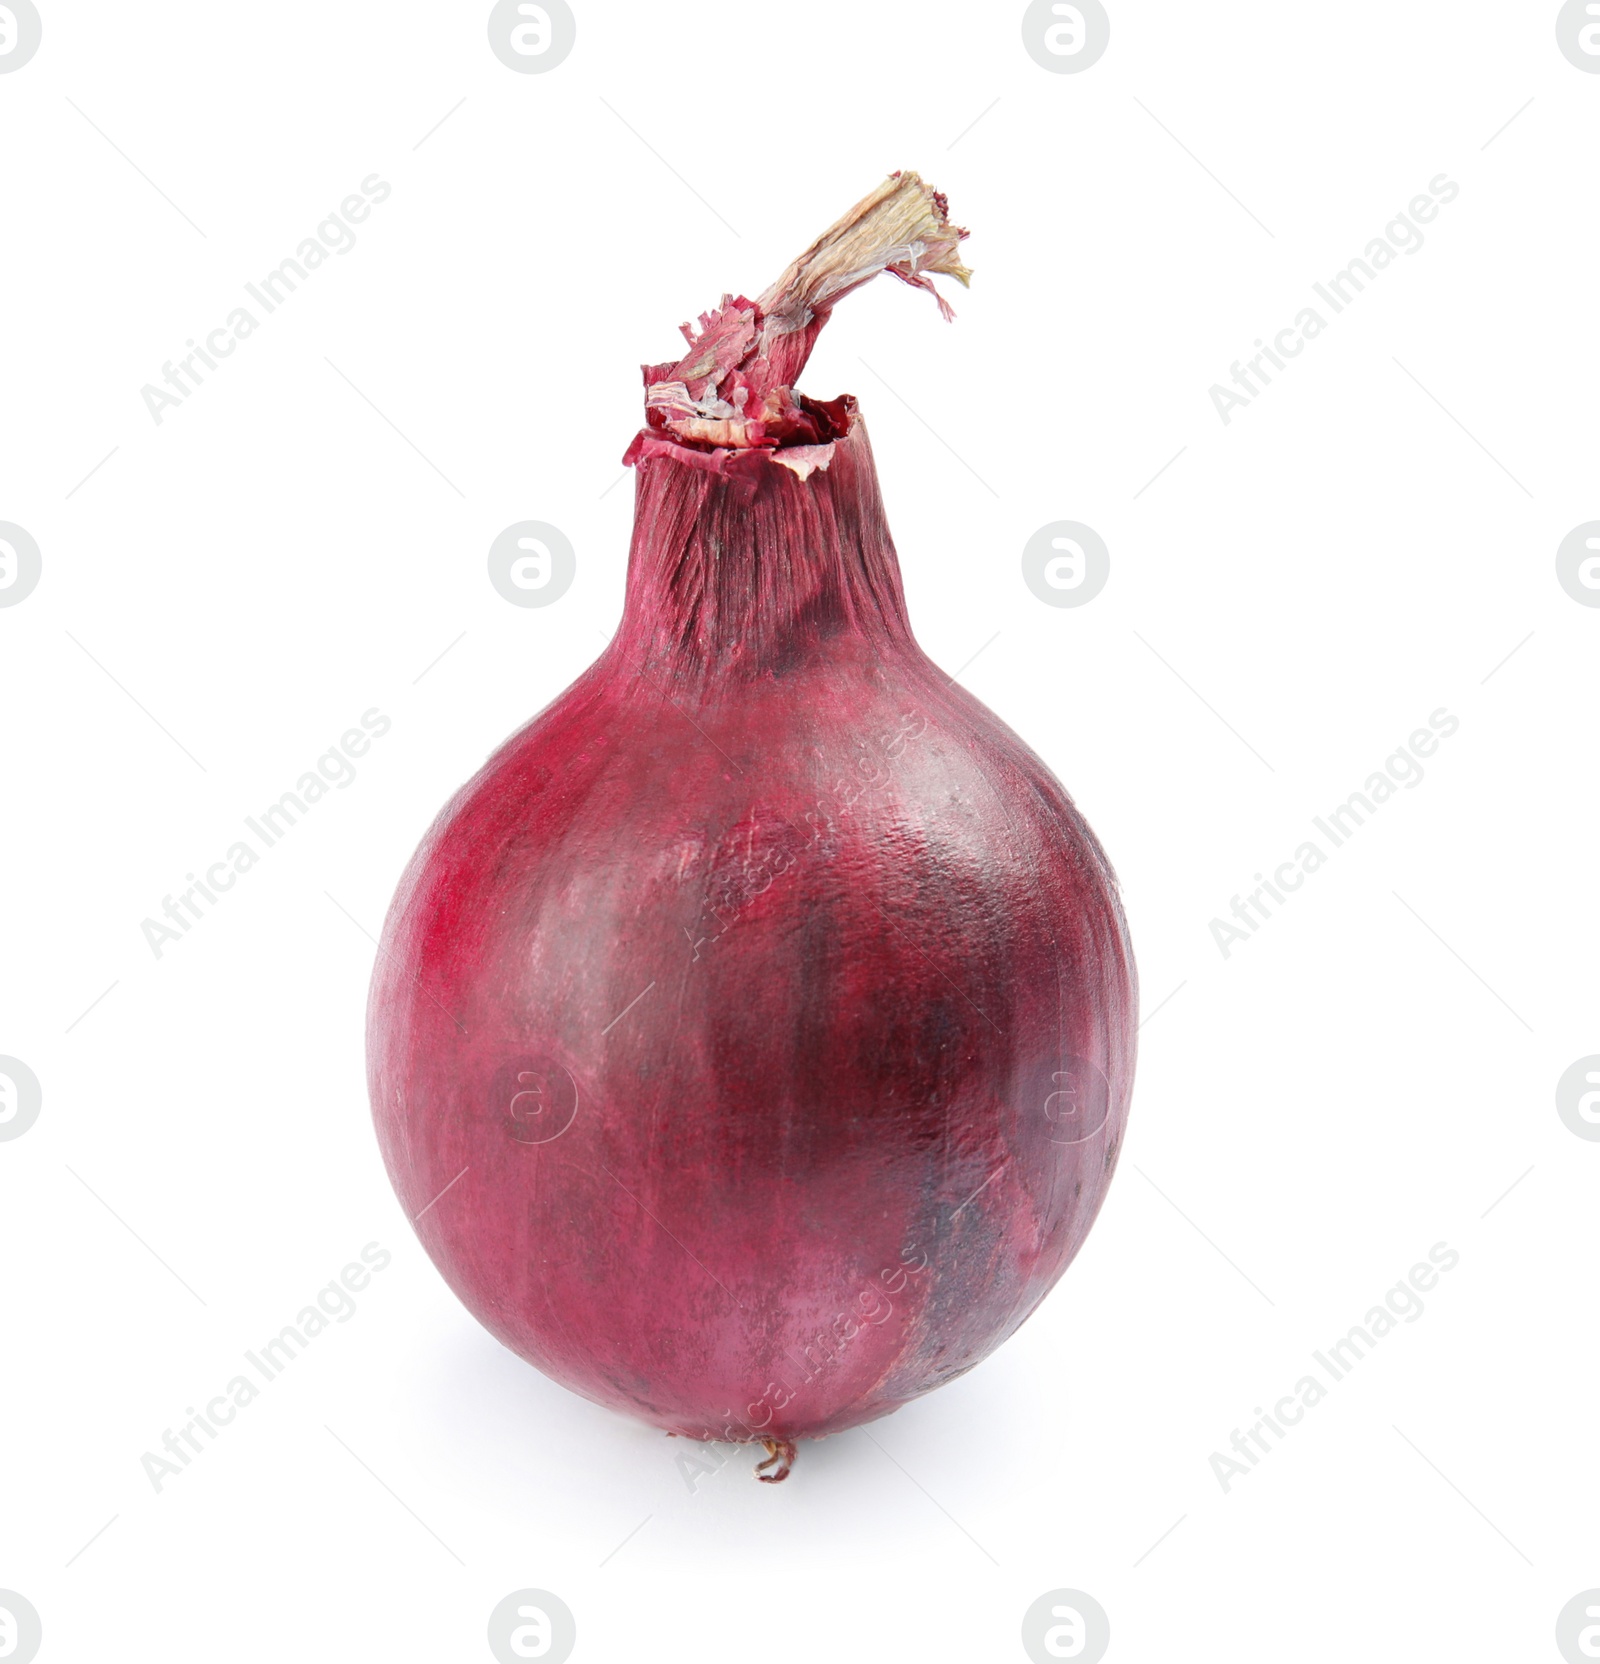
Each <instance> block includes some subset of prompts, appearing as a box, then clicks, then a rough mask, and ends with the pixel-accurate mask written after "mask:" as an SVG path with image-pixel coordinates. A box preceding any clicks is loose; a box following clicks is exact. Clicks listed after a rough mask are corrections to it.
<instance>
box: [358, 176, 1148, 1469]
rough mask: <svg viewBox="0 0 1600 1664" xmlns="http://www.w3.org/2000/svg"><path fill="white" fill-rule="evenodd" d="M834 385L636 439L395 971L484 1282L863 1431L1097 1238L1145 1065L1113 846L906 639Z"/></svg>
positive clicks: (617, 1369) (428, 851)
mask: <svg viewBox="0 0 1600 1664" xmlns="http://www.w3.org/2000/svg"><path fill="white" fill-rule="evenodd" d="M913 177H914V176H913ZM941 207H942V202H941ZM846 403H848V404H849V408H848V409H844V408H843V407H844V405H845V404H846ZM829 408H832V407H829ZM840 408H841V410H842V411H843V413H842V414H841V416H840V417H839V422H840V424H841V425H842V426H843V427H844V429H845V431H844V432H843V434H842V436H841V437H837V438H835V439H833V440H832V441H831V442H830V443H829V444H828V445H827V446H826V456H825V465H823V466H818V467H816V468H815V469H814V470H812V471H809V472H808V473H807V474H806V477H804V478H802V477H801V476H800V472H799V471H797V470H793V469H791V468H789V467H786V466H784V465H783V463H782V462H781V461H779V460H775V457H779V456H781V455H782V452H781V451H778V452H770V453H769V452H744V453H742V455H740V456H738V457H736V458H735V459H734V460H735V462H736V464H737V465H736V466H732V467H727V468H725V467H722V466H720V465H717V464H713V465H711V466H708V465H707V457H708V453H707V452H705V451H703V450H700V451H695V450H690V449H687V448H684V447H677V446H674V444H673V443H672V442H671V441H669V440H662V439H661V438H660V437H659V435H651V436H650V438H651V440H653V442H642V443H641V444H639V445H638V446H636V453H635V454H636V460H637V463H638V482H637V500H636V509H635V532H634V538H633V544H632V549H631V553H630V557H629V571H628V593H627V601H626V607H625V612H624V617H623V621H622V625H621V627H620V629H619V631H618V634H617V636H616V638H615V639H614V640H613V642H612V643H611V645H610V646H609V647H608V649H607V650H606V652H605V653H604V654H603V655H602V657H601V658H600V659H599V660H598V661H597V662H596V664H595V665H594V666H593V667H591V669H590V670H589V671H588V672H586V673H585V674H584V675H583V676H582V677H581V678H580V679H579V680H578V681H577V682H576V683H575V684H574V685H573V686H572V687H571V688H570V689H569V690H568V691H567V692H566V693H565V694H564V695H562V697H561V698H560V699H558V700H557V701H556V702H555V703H554V704H553V705H551V706H550V707H549V708H548V709H547V710H546V711H544V712H543V713H542V714H541V715H540V716H539V717H537V718H536V719H535V720H534V721H533V722H531V723H529V724H528V726H527V727H525V728H523V729H522V730H521V731H520V732H519V733H517V734H516V735H514V736H513V737H512V738H511V739H510V740H509V741H508V742H507V743H506V744H505V745H504V746H503V747H502V748H501V749H500V751H499V752H497V753H496V754H495V755H494V756H493V757H492V758H491V759H490V760H489V762H488V763H487V764H486V765H485V766H484V767H483V769H482V770H481V771H480V772H479V773H478V775H477V776H476V777H475V778H474V779H473V780H472V781H471V782H470V783H469V784H468V785H467V786H465V787H464V788H463V789H462V790H461V791H460V792H459V793H458V794H457V795H456V797H455V798H454V800H453V801H452V802H451V803H450V804H449V805H448V806H447V807H446V809H445V810H444V811H443V813H442V814H441V815H440V816H439V818H438V820H437V821H436V822H435V824H434V826H433V828H432V829H431V831H430V832H429V833H428V835H427V837H426V838H425V840H424V842H423V844H422V846H421V847H420V848H419V850H418V851H417V853H416V855H415V857H414V858H413V860H412V862H411V865H410V867H409V869H408V871H407V873H406V875H405V877H404V879H403V881H402V883H401V885H400V888H399V892H398V894H397V896H396V898H395V902H394V905H393V908H392V910H391V912H390V915H389V919H388V923H387V925H386V928H385V931H384V937H383V942H382V946H381V949H380V952H379V954H378V959H377V965H376V970H375V973H374V980H373V987H372V997H371V1004H370V1011H369V1024H368V1036H369V1074H370V1086H371V1095H372V1105H373V1113H374V1118H375V1122H376V1127H377V1132H378V1137H379V1141H380V1144H381V1147H382V1150H383V1154H384V1159H385V1161H386V1163H387V1166H388V1170H389V1174H390V1178H391V1180H392V1181H393V1184H394V1186H395V1189H396V1191H397V1193H398V1195H399V1198H400V1201H401V1203H402V1205H403V1206H404V1207H405V1209H406V1212H407V1214H408V1216H409V1217H411V1218H413V1219H414V1220H415V1221H416V1229H417V1232H418V1235H419V1237H420V1238H421V1240H422V1243H423V1245H424V1246H425V1248H426V1249H427V1252H428V1253H429V1255H430V1256H431V1258H432V1259H433V1261H434V1263H435V1264H436V1265H437V1266H438V1267H439V1269H440V1271H441V1272H442V1274H443V1275H444V1277H445V1278H446V1280H447V1281H448V1282H449V1284H450V1286H451V1287H452V1288H453V1289H454V1290H455V1292H456V1293H457V1295H458V1296H459V1297H460V1298H461V1300H462V1301H463V1302H464V1303H465V1304H466V1306H467V1307H468V1308H469V1309H470V1310H471V1311H472V1312H473V1313H474V1315H475V1316H476V1317H477V1318H478V1319H479V1320H480V1321H481V1322H482V1323H483V1324H484V1325H485V1327H487V1328H488V1329H489V1330H490V1331H491V1332H492V1333H493V1334H494V1335H496V1336H497V1337H498V1338H499V1339H500V1340H501V1341H503V1342H504V1343H505V1344H506V1345H507V1346H508V1347H510V1348H511V1349H512V1350H513V1351H515V1352H517V1353H518V1354H520V1355H521V1356H522V1357H524V1358H526V1359H527V1360H529V1361H530V1362H531V1363H533V1364H535V1365H536V1366H537V1367H538V1368H539V1369H541V1370H542V1371H544V1372H545V1373H546V1374H547V1375H549V1376H551V1377H552V1378H554V1379H555V1380H557V1381H559V1382H561V1383H563V1384H564V1385H566V1386H568V1387H570V1388H572V1389H573V1390H574V1391H576V1392H579V1393H582V1394H584V1395H585V1396H586V1397H588V1398H590V1399H593V1400H595V1401H596V1402H598V1403H601V1404H604V1405H607V1406H609V1407H611V1408H613V1409H615V1410H618V1411H622V1412H625V1413H627V1414H630V1415H632V1416H635V1417H638V1418H641V1419H643V1420H644V1421H646V1422H649V1423H651V1424H653V1425H655V1426H657V1427H661V1428H665V1429H667V1430H669V1431H671V1432H674V1433H679V1434H686V1435H689V1436H691V1437H694V1438H701V1439H709V1438H716V1439H730V1438H731V1439H736V1440H752V1439H761V1438H765V1439H769V1440H778V1441H789V1440H794V1439H799V1438H807V1437H814V1436H818V1435H822V1434H827V1433H833V1432H838V1431H840V1430H841V1429H844V1428H848V1427H852V1426H855V1425H857V1424H859V1423H862V1422H866V1421H870V1420H872V1419H873V1418H875V1417H878V1416H882V1415H884V1414H887V1413H888V1412H890V1411H892V1410H894V1409H895V1408H897V1407H898V1406H899V1405H901V1404H903V1403H905V1402H906V1401H907V1400H909V1399H912V1398H915V1397H917V1396H918V1395H919V1394H921V1393H925V1392H927V1391H929V1390H930V1389H932V1388H934V1387H937V1386H939V1385H940V1384H941V1383H943V1382H945V1381H948V1380H950V1379H952V1378H953V1377H955V1376H957V1375H959V1374H961V1373H962V1372H963V1371H965V1370H967V1369H970V1368H971V1367H972V1366H973V1365H974V1364H975V1363H977V1362H978V1361H979V1360H980V1359H982V1358H983V1357H984V1356H986V1355H987V1354H988V1353H989V1352H990V1351H992V1350H993V1349H994V1347H996V1346H997V1345H998V1344H999V1343H1000V1342H1001V1341H1002V1340H1004V1339H1005V1338H1006V1336H1007V1335H1009V1334H1010V1333H1011V1332H1012V1331H1013V1330H1015V1329H1016V1327H1017V1326H1018V1325H1019V1324H1020V1323H1021V1322H1022V1321H1023V1320H1024V1319H1025V1318H1026V1317H1027V1316H1028V1314H1029V1313H1030V1312H1031V1311H1032V1310H1033V1309H1034V1308H1035V1307H1036V1306H1037V1305H1038V1303H1039V1301H1040V1300H1041V1299H1042V1298H1043V1297H1044V1295H1045V1294H1046V1293H1047V1292H1048V1291H1049V1289H1050V1288H1051V1287H1052V1285H1053V1284H1054V1283H1055V1282H1056V1280H1057V1278H1058V1277H1060V1275H1061V1273H1062V1271H1063V1270H1064V1269H1065V1268H1066V1266H1067V1264H1068V1262H1069V1261H1070V1260H1071V1259H1072V1257H1073V1255H1074V1254H1075V1253H1076V1252H1077V1250H1078V1248H1079V1247H1080V1246H1081V1245H1082V1243H1083V1240H1084V1237H1085V1235H1086V1234H1087V1232H1088V1230H1089V1227H1090V1225H1091V1224H1092V1223H1093V1221H1094V1218H1095V1215H1096V1213H1097V1212H1098V1210H1099V1208H1100V1205H1101V1203H1102V1201H1103V1200H1104V1197H1105V1194H1106V1190H1107V1187H1108V1185H1109V1183H1110V1180H1111V1175H1112V1171H1113V1168H1114V1166H1115V1162H1116V1158H1117V1154H1118V1151H1119V1150H1120V1148H1121V1144H1122V1137H1123V1129H1124V1125H1125V1121H1126V1115H1127V1106H1128V1097H1129V1093H1130V1091H1131V1087H1132V1078H1133V1065H1134V1031H1135V1026H1136V1015H1135V1010H1136V987H1135V973H1134V967H1133V958H1132V953H1131V949H1130V946H1129V941H1128V935H1127V929H1126V925H1125V922H1124V919H1123V914H1122V909H1121V905H1120V902H1119V900H1118V895H1117V886H1116V880H1115V877H1114V875H1113V873H1112V871H1111V868H1110V866H1109V865H1108V863H1107V861H1106V859H1105V857H1104V855H1103V853H1102V852H1101V849H1100V847H1099V845H1098V843H1097V842H1096V840H1095V838H1094V835H1093V834H1092V833H1091V832H1090V830H1089V828H1088V827H1087V825H1086V824H1085V822H1084V821H1083V819H1082V817H1081V816H1080V815H1079V814H1078V812H1077V810H1076V809H1075V808H1074V807H1073V805H1072V803H1071V801H1070V800H1069V799H1068V797H1067V795H1066V793H1065V792H1064V791H1063V790H1062V788H1061V786H1060V785H1059V784H1058V783H1057V781H1056V780H1055V778H1054V777H1053V776H1052V775H1051V773H1050V771H1049V770H1048V769H1047V768H1046V767H1045V765H1044V764H1043V763H1042V762H1041V761H1040V760H1039V758H1038V757H1037V756H1035V755H1034V753H1033V752H1032V751H1031V750H1029V749H1028V747H1027V746H1026V745H1024V744H1023V742H1022V741H1021V740H1020V739H1018V738H1017V736H1016V735H1015V734H1013V733H1012V732H1011V730H1010V729H1008V728H1007V727H1006V726H1005V725H1004V724H1003V723H1001V722H1000V721H999V720H998V719H997V718H996V717H995V716H993V715H992V714H991V713H990V712H989V711H988V710H986V709H985V708H984V707H983V706H982V705H981V704H980V703H979V702H978V701H977V700H976V699H974V698H973V697H972V696H971V695H970V694H968V693H967V692H966V691H965V690H964V689H963V688H962V687H960V686H959V685H958V684H956V683H955V682H953V681H952V680H951V679H950V678H949V677H948V676H946V675H945V674H944V673H943V672H942V671H941V670H939V669H938V668H937V667H936V666H935V665H934V664H933V663H932V662H931V661H930V660H929V659H928V658H927V657H926V656H925V655H924V654H923V653H922V651H921V650H920V648H919V647H918V646H917V644H916V642H915V641H914V640H913V638H912V635H911V631H910V628H909V625H908V622H907V619H906V612H905V604H904V599H903V596H902V592H901V585H900V576H899V568H898V563H897V559H896V555H895V551H894V546H893V543H892V541H891V539H890V535H889V531H888V527H887V524H886V522H885V519H884V514H883V507H882V503H881V501H880V497H879V491H878V483H877V478H876V474H875V471H874V467H873V461H872V453H871V449H870V446H869V444H868V441H867V436H866V431H865V428H864V426H863V425H862V423H861V421H860V419H859V416H858V415H857V414H856V413H855V411H854V408H853V402H849V401H841V402H840ZM641 438H642V440H644V438H645V436H641ZM441 1193H442V1194H441ZM782 1471H784V1470H780V1474H779V1476H780V1477H781V1473H782Z"/></svg>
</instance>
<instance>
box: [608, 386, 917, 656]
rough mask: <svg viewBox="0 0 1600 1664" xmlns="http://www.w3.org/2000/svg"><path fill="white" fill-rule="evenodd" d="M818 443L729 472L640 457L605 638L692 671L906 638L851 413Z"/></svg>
mask: <svg viewBox="0 0 1600 1664" xmlns="http://www.w3.org/2000/svg"><path fill="white" fill-rule="evenodd" d="M827 451H828V453H829V454H828V458H827V462H826V465H825V466H821V467H817V468H816V469H815V471H813V472H812V473H810V474H809V476H808V477H805V478H801V477H800V476H799V475H798V474H797V473H796V472H795V471H794V470H792V469H791V468H789V467H786V466H784V465H783V464H781V463H779V462H776V461H774V460H772V459H771V458H770V457H768V456H751V457H750V458H749V463H748V466H747V467H746V468H743V469H740V470H739V471H737V472H736V473H733V474H726V473H723V472H721V471H718V470H715V469H708V468H705V467H702V466H697V465H696V463H695V462H694V461H693V460H685V459H680V457H679V456H678V455H674V454H672V451H671V450H669V448H668V447H665V446H663V447H662V448H661V450H660V451H658V452H656V453H655V454H652V455H648V456H643V457H641V458H640V459H639V463H638V482H637V487H636V494H635V502H634V530H633V545H632V548H631V549H630V551H629V556H628V591H627V600H626V603H625V605H624V608H623V618H622V626H621V629H620V630H619V631H618V633H617V637H616V640H615V642H614V643H613V651H614V652H618V653H620V654H622V655H623V657H624V659H625V660H627V661H629V662H630V663H631V664H632V666H633V667H634V668H635V669H638V668H645V669H659V670H661V671H664V672H666V673H668V674H670V675H671V676H672V678H673V679H674V680H675V681H677V682H691V683H692V682H695V681H698V680H700V679H702V678H706V677H727V676H734V677H739V678H747V677H758V676H770V675H775V674H782V673H784V672H785V671H788V670H793V669H795V668H798V667H799V666H801V665H804V664H808V663H812V662H815V661H816V660H817V659H819V658H821V657H824V656H837V655H840V654H844V655H852V654H860V653H866V654H874V653H883V652H885V651H895V650H904V649H906V648H914V643H913V641H912V637H911V630H910V626H909V624H908V622H907V619H906V610H905V597H904V594H903V592H902V590H901V585H900V565H899V561H898V559H897V557H896V555H895V549H894V541H893V539H892V538H891V537H890V535H889V527H888V523H887V521H886V520H885V518H884V512H883V501H882V498H881V497H880V495H879V491H878V476H877V470H876V468H875V467H874V464H873V459H872V447H871V445H870V444H869V442H868V440H867V434H866V429H865V427H864V426H863V425H862V424H861V422H860V420H859V418H857V419H856V420H855V421H854V422H853V424H852V426H851V429H850V431H849V433H848V434H847V435H846V436H845V437H844V438H842V439H838V440H836V441H834V443H833V444H832V445H831V446H829V447H827Z"/></svg>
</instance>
